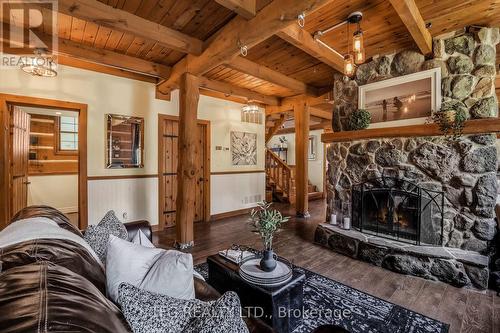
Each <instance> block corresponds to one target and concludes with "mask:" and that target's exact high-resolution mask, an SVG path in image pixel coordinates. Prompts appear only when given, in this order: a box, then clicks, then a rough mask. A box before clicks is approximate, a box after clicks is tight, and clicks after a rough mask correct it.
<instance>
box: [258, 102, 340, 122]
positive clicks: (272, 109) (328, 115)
mask: <svg viewBox="0 0 500 333" xmlns="http://www.w3.org/2000/svg"><path fill="white" fill-rule="evenodd" d="M309 109H310V112H309V113H310V114H311V116H315V117H318V118H322V119H326V120H332V112H329V111H324V110H321V109H317V108H315V107H313V106H309ZM291 112H293V106H282V105H278V106H269V107H267V108H266V116H270V115H272V114H280V113H291Z"/></svg>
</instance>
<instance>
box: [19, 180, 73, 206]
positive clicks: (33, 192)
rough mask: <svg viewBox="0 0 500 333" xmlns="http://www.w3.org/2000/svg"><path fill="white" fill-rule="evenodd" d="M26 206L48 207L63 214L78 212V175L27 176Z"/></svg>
mask: <svg viewBox="0 0 500 333" xmlns="http://www.w3.org/2000/svg"><path fill="white" fill-rule="evenodd" d="M28 180H29V181H30V182H31V184H30V185H29V186H28V205H48V206H52V207H54V208H57V209H59V210H60V211H62V212H63V213H76V212H78V175H44V176H29V177H28Z"/></svg>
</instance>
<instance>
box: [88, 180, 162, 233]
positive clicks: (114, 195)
mask: <svg viewBox="0 0 500 333" xmlns="http://www.w3.org/2000/svg"><path fill="white" fill-rule="evenodd" d="M131 177H134V176H131ZM88 207H89V225H90V224H97V223H99V221H100V220H101V219H102V217H103V216H104V214H106V212H107V211H108V210H111V209H113V210H114V211H115V212H116V216H117V217H118V218H119V219H120V220H122V221H124V222H129V221H135V220H148V221H149V222H150V223H151V224H152V225H155V224H158V178H157V177H151V178H128V179H95V178H94V179H92V180H89V181H88ZM124 214H126V217H125V218H124Z"/></svg>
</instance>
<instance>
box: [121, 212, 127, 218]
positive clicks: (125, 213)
mask: <svg viewBox="0 0 500 333" xmlns="http://www.w3.org/2000/svg"><path fill="white" fill-rule="evenodd" d="M122 216H123V219H124V220H127V219H128V214H127V212H123V215H122Z"/></svg>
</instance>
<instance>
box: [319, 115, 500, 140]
mask: <svg viewBox="0 0 500 333" xmlns="http://www.w3.org/2000/svg"><path fill="white" fill-rule="evenodd" d="M483 133H500V118H487V119H476V120H468V121H466V122H465V127H464V130H463V134H483ZM439 135H443V133H442V132H441V131H440V130H439V128H438V126H437V125H436V124H421V125H409V126H398V127H387V128H371V129H364V130H358V131H342V132H330V133H323V134H321V141H322V142H324V143H332V142H348V141H356V140H363V139H376V138H396V137H417V136H439Z"/></svg>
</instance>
